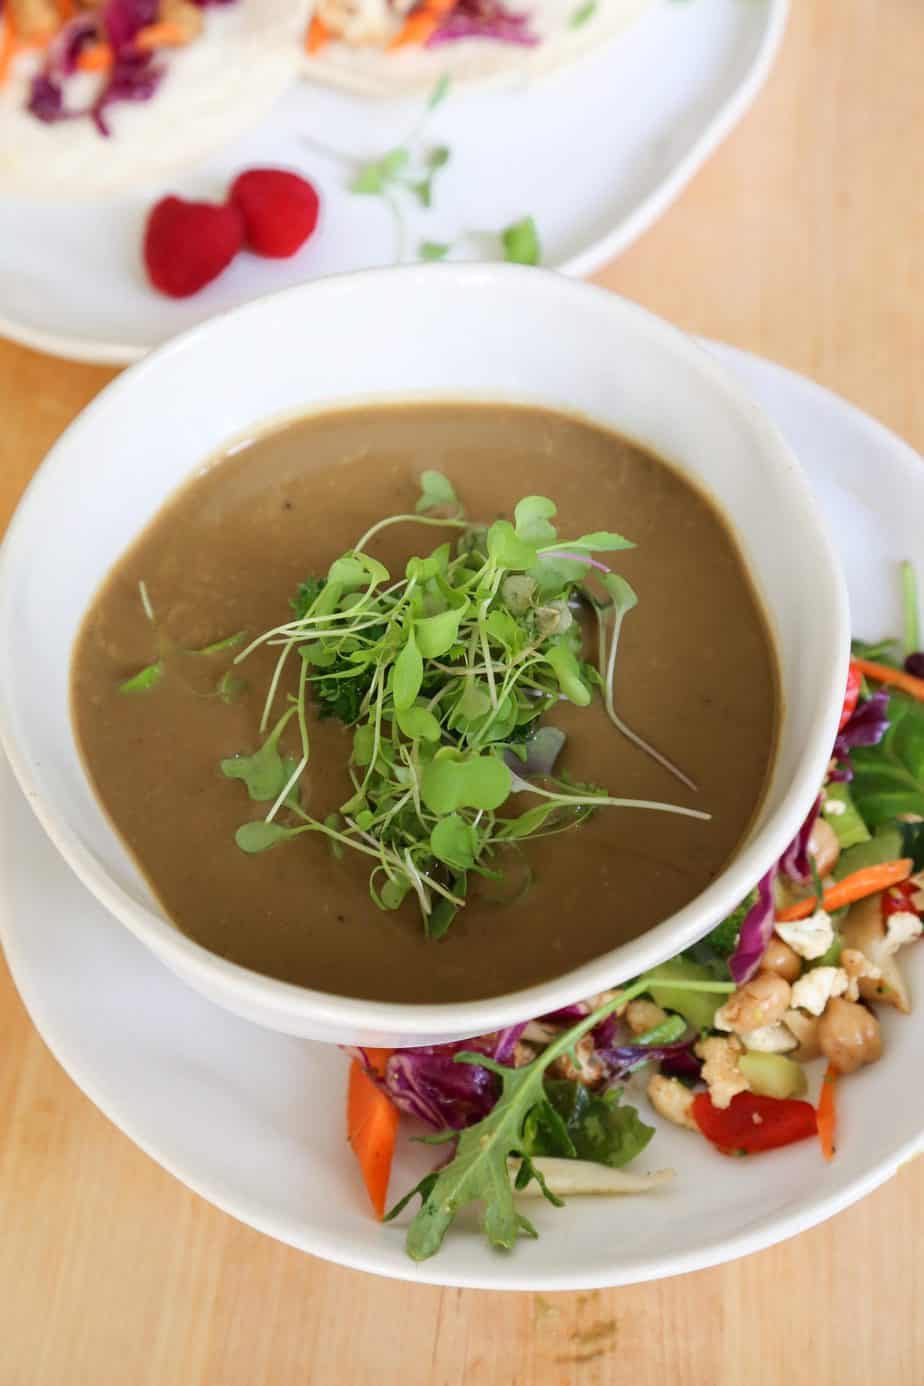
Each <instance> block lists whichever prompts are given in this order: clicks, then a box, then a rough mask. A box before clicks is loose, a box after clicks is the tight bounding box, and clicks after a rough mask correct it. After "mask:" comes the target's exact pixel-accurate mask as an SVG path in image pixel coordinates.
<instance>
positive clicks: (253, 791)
mask: <svg viewBox="0 0 924 1386" xmlns="http://www.w3.org/2000/svg"><path fill="white" fill-rule="evenodd" d="M294 712H295V709H294V708H292V709H290V711H289V712H287V713H286V714H285V716H283V717H282V718H280V720H279V722H278V723H277V724H276V726H275V728H274V729H273V731H272V732H271V734H270V735H269V736H268V737H267V739H266V740H265V741H264V743H263V745H262V746H261V747H260V749H259V751H254V753H253V755H249V756H228V757H227V758H226V759H225V760H223V761H222V762H221V773H222V774H223V775H226V776H227V777H228V779H229V780H243V781H244V783H245V784H246V786H247V793H248V794H249V795H250V797H251V799H253V800H254V801H255V802H256V803H266V802H267V801H268V800H270V799H275V798H276V797H277V796H278V795H279V794H281V793H282V791H283V789H284V788H285V786H286V783H287V781H288V779H289V777H290V776H291V774H292V771H293V769H294V768H295V767H294V764H293V762H292V761H291V760H290V759H289V758H288V757H284V756H282V755H280V752H279V738H280V737H281V736H282V733H283V731H284V730H285V728H286V725H287V724H288V723H289V722H290V721H291V720H292V717H293V715H294Z"/></svg>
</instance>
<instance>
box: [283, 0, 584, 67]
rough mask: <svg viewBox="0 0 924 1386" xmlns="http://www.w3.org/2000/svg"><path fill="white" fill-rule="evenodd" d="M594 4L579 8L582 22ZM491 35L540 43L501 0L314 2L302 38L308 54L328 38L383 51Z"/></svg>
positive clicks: (525, 18) (524, 17) (524, 19)
mask: <svg viewBox="0 0 924 1386" xmlns="http://www.w3.org/2000/svg"><path fill="white" fill-rule="evenodd" d="M595 8H596V6H595V5H594V6H591V7H588V6H586V5H585V6H583V7H582V8H581V13H582V18H581V20H580V21H579V22H581V23H584V22H586V21H587V20H589V19H590V18H591V16H592V13H593V10H594V9H595ZM472 38H479V39H492V40H494V41H495V42H497V43H511V44H517V45H519V46H520V47H533V46H535V45H536V44H538V43H539V42H540V37H539V34H538V33H537V32H536V31H535V29H534V28H533V26H532V24H531V20H530V15H529V13H527V12H525V11H523V12H520V11H515V10H513V9H510V8H509V7H508V6H507V5H506V4H504V3H503V0H317V3H316V4H315V5H314V8H313V10H312V14H311V19H310V22H309V24H308V29H307V32H306V37H305V46H306V48H307V50H308V52H309V53H310V54H313V53H319V52H320V51H321V49H322V48H324V47H325V46H326V45H327V44H328V43H329V42H330V41H331V40H339V41H340V42H342V43H346V44H349V45H353V46H357V47H367V46H373V47H378V48H382V49H387V50H396V49H401V48H408V47H417V48H437V47H440V46H441V45H443V44H446V43H452V42H454V41H457V40H459V39H472Z"/></svg>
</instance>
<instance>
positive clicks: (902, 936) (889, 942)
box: [882, 910, 922, 956]
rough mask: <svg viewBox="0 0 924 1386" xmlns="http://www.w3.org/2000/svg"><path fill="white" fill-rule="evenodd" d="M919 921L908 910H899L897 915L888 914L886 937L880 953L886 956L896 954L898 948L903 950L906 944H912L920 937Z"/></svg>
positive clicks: (920, 926)
mask: <svg viewBox="0 0 924 1386" xmlns="http://www.w3.org/2000/svg"><path fill="white" fill-rule="evenodd" d="M921 929H922V925H921V921H920V919H919V918H918V916H917V915H916V914H912V913H911V911H910V910H901V911H899V913H898V914H890V915H889V917H888V919H887V920H886V936H885V938H884V940H883V943H882V951H883V953H885V954H886V956H891V954H893V953H897V952H898V950H899V948H904V946H905V944H906V943H914V941H915V939H917V938H920V937H921Z"/></svg>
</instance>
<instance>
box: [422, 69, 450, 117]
mask: <svg viewBox="0 0 924 1386" xmlns="http://www.w3.org/2000/svg"><path fill="white" fill-rule="evenodd" d="M451 85H452V83H451V79H450V76H449V73H448V72H444V73H443V75H442V77H440V78H439V80H438V81H437V83H436V86H435V87H434V88H433V90H432V91H431V93H430V95H429V98H428V99H427V110H428V111H435V110H436V108H437V106H441V105H442V104H443V102H444V101H445V100H446V97H447V96H448V95H449V88H450V86H451Z"/></svg>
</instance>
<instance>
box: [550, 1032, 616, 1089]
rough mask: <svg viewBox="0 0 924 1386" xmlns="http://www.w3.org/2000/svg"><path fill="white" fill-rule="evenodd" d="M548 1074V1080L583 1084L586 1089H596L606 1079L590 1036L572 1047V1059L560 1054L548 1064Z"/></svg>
mask: <svg viewBox="0 0 924 1386" xmlns="http://www.w3.org/2000/svg"><path fill="white" fill-rule="evenodd" d="M575 1059H576V1060H577V1062H576V1063H575ZM548 1073H549V1077H550V1078H567V1079H568V1081H569V1082H571V1083H583V1084H584V1085H585V1087H588V1088H594V1087H597V1086H598V1085H599V1084H600V1083H602V1082H603V1080H604V1078H605V1077H606V1071H605V1069H604V1067H603V1064H602V1063H601V1062H600V1059H599V1058H598V1056H597V1053H596V1050H595V1049H594V1042H593V1040H592V1039H591V1037H590V1035H584V1036H583V1037H582V1038H581V1039H579V1040H578V1042H577V1044H576V1045H575V1046H574V1059H572V1057H571V1055H570V1054H562V1055H561V1057H560V1058H558V1059H553V1061H552V1062H551V1063H550V1064H549V1068H548Z"/></svg>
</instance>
